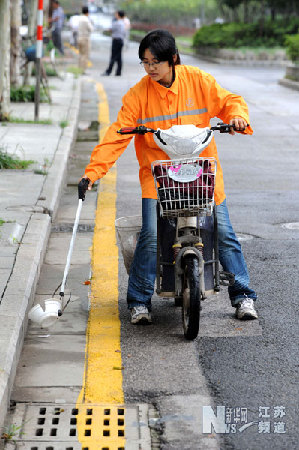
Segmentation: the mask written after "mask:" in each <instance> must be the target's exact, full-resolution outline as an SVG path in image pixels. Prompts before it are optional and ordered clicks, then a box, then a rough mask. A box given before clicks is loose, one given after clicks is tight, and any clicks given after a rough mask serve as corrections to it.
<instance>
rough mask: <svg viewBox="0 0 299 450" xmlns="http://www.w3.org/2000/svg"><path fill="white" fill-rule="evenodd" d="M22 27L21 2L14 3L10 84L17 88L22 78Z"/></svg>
mask: <svg viewBox="0 0 299 450" xmlns="http://www.w3.org/2000/svg"><path fill="white" fill-rule="evenodd" d="M21 25H22V7H21V1H20V0H16V1H12V2H11V4H10V84H11V85H12V86H17V85H18V84H19V78H20V51H21V37H20V26H21Z"/></svg>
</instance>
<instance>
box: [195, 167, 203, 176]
mask: <svg viewBox="0 0 299 450" xmlns="http://www.w3.org/2000/svg"><path fill="white" fill-rule="evenodd" d="M201 174H202V168H200V169H199V171H198V172H197V175H196V178H199V177H200V176H201Z"/></svg>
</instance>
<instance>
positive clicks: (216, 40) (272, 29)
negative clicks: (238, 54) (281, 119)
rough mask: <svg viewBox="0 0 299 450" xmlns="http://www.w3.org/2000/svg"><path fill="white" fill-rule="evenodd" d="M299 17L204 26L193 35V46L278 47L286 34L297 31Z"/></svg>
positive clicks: (282, 42)
mask: <svg viewBox="0 0 299 450" xmlns="http://www.w3.org/2000/svg"><path fill="white" fill-rule="evenodd" d="M298 28H299V18H298V17H293V18H289V20H288V21H284V20H276V21H270V20H267V21H265V22H264V23H263V24H262V25H261V23H260V22H255V23H239V22H231V23H224V24H213V25H209V26H203V27H202V28H200V29H199V30H198V31H197V32H196V33H195V35H194V37H193V46H194V47H195V48H200V47H213V48H239V47H243V46H250V47H260V46H263V47H267V48H269V47H277V46H283V44H284V42H285V35H286V34H292V33H295V32H297V30H298Z"/></svg>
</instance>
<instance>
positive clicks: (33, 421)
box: [7, 403, 151, 450]
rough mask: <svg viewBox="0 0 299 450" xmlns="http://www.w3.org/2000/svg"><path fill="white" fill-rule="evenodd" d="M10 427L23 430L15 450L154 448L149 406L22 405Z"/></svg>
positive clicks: (18, 408)
mask: <svg viewBox="0 0 299 450" xmlns="http://www.w3.org/2000/svg"><path fill="white" fill-rule="evenodd" d="M11 423H13V424H14V425H15V426H16V427H20V428H18V429H19V430H20V432H19V435H18V436H15V437H14V440H15V442H16V444H15V445H16V446H15V447H14V448H16V449H26V450H77V449H82V450H95V449H96V450H124V449H125V442H130V443H131V447H130V448H132V449H133V448H134V449H135V448H136V449H138V448H139V445H140V444H141V442H142V448H143V449H147V448H148V449H150V448H151V446H150V440H151V439H150V431H149V428H148V405H134V406H130V407H127V406H126V407H125V406H122V405H91V404H82V405H76V406H74V405H68V404H60V405H58V404H24V403H19V404H17V407H16V410H15V412H14V413H13V416H12V418H11ZM10 448H11V447H9V446H7V450H9V449H10Z"/></svg>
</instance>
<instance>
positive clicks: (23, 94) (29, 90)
mask: <svg viewBox="0 0 299 450" xmlns="http://www.w3.org/2000/svg"><path fill="white" fill-rule="evenodd" d="M34 93H35V86H21V87H14V86H11V88H10V101H11V102H25V103H28V102H34ZM47 101H48V98H47V96H46V94H45V92H44V89H43V87H42V86H41V87H40V102H42V103H43V102H47Z"/></svg>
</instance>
